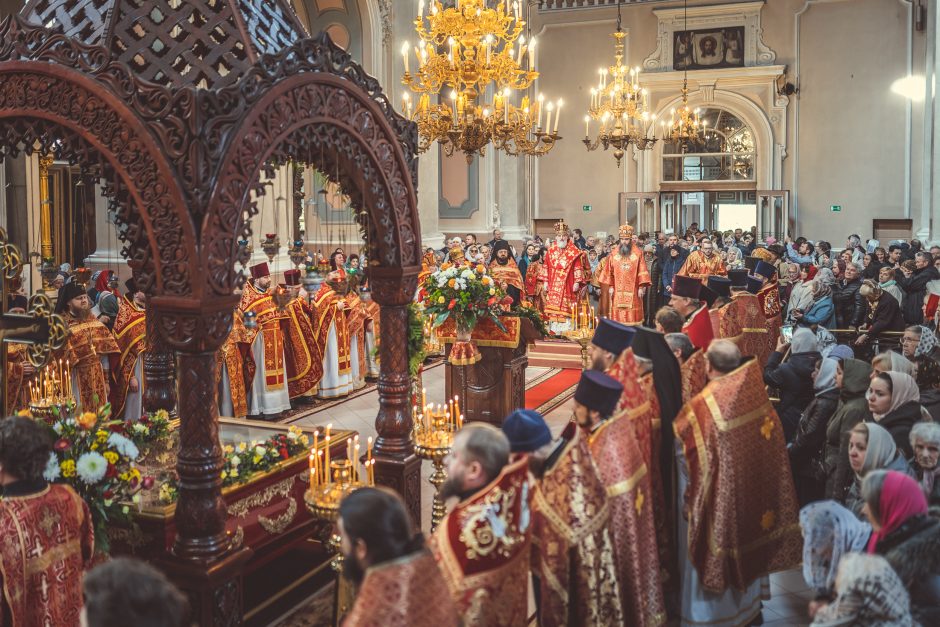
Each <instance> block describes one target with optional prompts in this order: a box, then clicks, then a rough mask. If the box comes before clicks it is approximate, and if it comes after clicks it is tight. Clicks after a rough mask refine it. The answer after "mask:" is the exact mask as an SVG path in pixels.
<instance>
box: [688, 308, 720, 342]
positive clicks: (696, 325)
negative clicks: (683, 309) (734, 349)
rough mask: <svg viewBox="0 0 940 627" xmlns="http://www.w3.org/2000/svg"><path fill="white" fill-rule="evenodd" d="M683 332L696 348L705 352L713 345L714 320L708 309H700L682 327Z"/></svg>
mask: <svg viewBox="0 0 940 627" xmlns="http://www.w3.org/2000/svg"><path fill="white" fill-rule="evenodd" d="M682 332H683V333H685V334H686V335H688V336H689V339H690V340H691V341H692V345H693V346H694V347H695V348H701V349H702V350H705V349H707V348H708V345H709V344H711V343H712V339H714V335H713V334H712V319H711V314H709V313H708V307H705V306H702V307H699V308H698V309H697V310H696V311H695V312H694V313H693V314H692V315H691V316H689V319H688V320H686V321H685V324H683V325H682Z"/></svg>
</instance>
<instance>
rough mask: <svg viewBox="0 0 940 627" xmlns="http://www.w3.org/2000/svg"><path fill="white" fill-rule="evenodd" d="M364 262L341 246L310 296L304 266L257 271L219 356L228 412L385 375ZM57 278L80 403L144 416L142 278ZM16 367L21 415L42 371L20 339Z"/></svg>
mask: <svg viewBox="0 0 940 627" xmlns="http://www.w3.org/2000/svg"><path fill="white" fill-rule="evenodd" d="M324 261H325V260H324ZM360 261H361V260H360V258H359V256H358V255H355V254H353V255H350V257H349V259H348V260H347V258H346V256H345V254H344V253H343V250H342V249H336V250H335V251H334V252H333V253H332V254H331V256H330V258H329V260H328V263H329V271H328V273H327V274H326V276H325V277H324V280H323V282H322V283H321V284H320V285H319V286H318V287H317V289H316V291H314V292H313V293H309V294H308V293H307V291H306V290H305V289H304V285H303V284H302V281H301V274H300V271H299V270H296V269H290V270H286V271H284V272H283V283H280V284H278V283H276V282H275V281H274V277H273V275H272V272H271V270H270V268H269V266H268V264H267V263H260V264H257V265H253V266H251V267H250V268H249V271H250V278H249V279H248V280H247V281H246V283H245V286H244V289H243V290H241V301H240V303H239V305H238V307H237V309H236V311H235V316H234V320H233V325H232V331H231V333H230V334H229V336H228V338H227V340H226V342H225V344H224V345H223V347H222V348H221V349H220V350H219V354H218V361H219V371H218V375H217V376H218V383H219V413H220V414H221V415H223V416H230V417H235V418H245V417H252V418H255V419H263V420H274V419H276V418H278V417H279V416H281V415H282V413H283V412H285V411H288V410H290V409H292V408H296V407H298V406H300V405H303V404H305V403H309V402H313V401H314V400H315V399H335V398H341V397H344V396H347V395H348V394H350V393H351V392H353V391H356V390H359V389H361V388H362V387H364V386H365V385H366V380H367V379H375V378H377V377H378V374H379V367H378V362H377V359H376V357H375V349H376V346H377V344H376V338H377V337H378V335H379V324H380V321H379V308H378V304H377V303H376V302H374V301H373V300H372V298H371V291H370V289H369V287H368V282H367V280H366V277H365V276H364V273H363V272H362V270H361V268H360ZM53 285H54V286H56V287H57V289H58V295H57V300H56V312H57V313H60V314H62V315H63V316H64V317H65V319H66V322H67V323H68V326H69V336H68V340H67V344H66V346H65V347H64V348H63V349H62V350H61V351H59V352H58V353H57V354H56V355H55V356H54V357H55V359H56V361H57V362H58V360H59V359H61V360H62V361H63V363H64V362H69V363H70V365H71V366H72V377H73V379H74V381H73V386H72V388H73V390H74V392H75V396H76V401H77V402H78V405H79V407H81V408H82V410H83V411H95V410H97V409H98V408H97V407H96V406H95V405H96V403H97V404H103V402H104V400H103V399H106V400H108V401H110V402H111V406H112V415H113V416H115V417H117V418H127V419H136V418H138V417H140V416H141V415H142V410H143V407H142V398H143V387H144V377H143V359H142V357H143V354H144V353H145V352H146V351H147V348H148V342H147V337H146V335H147V322H146V315H147V313H146V307H147V299H146V296H145V294H144V293H143V292H142V291H141V290H139V289H138V287H137V285H136V283H135V281H134V279H129V280H127V281H126V282H125V284H124V286H123V288H124V289H123V290H122V289H121V286H120V283H119V282H118V281H117V279H116V275H115V274H114V272H113V271H110V270H103V271H100V272H96V273H95V274H94V275H93V276H92V280H91V282H90V283H89V285H88V286H85V285H81V284H80V283H79V282H78V279H77V277H76V275H75V274H74V273H71V272H69V268H67V267H65V268H63V269H62V270H61V271H60V272H59V273H58V274H57V275H56V277H55V280H54V282H53ZM9 305H10V309H9V311H10V312H12V313H25V312H26V307H27V299H26V296H25V295H23V294H13V295H12V296H11V298H10V303H9ZM7 373H8V374H7V376H8V377H9V389H10V390H11V392H10V393H9V398H10V399H11V402H10V403H9V406H8V407H7V408H6V411H7V412H8V413H14V412H15V411H17V410H19V409H21V408H23V407H26V406H27V404H28V403H29V400H30V384H31V383H33V382H34V380H35V379H36V374H37V373H36V370H35V368H33V366H32V365H30V363H29V360H28V358H27V351H26V345H25V344H13V345H11V349H10V360H9V365H8V368H7Z"/></svg>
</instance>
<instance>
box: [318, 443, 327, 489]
mask: <svg viewBox="0 0 940 627" xmlns="http://www.w3.org/2000/svg"><path fill="white" fill-rule="evenodd" d="M315 465H316V467H317V485H320V484H321V483H327V479H326V478H327V477H328V476H329V475H327V473H326V470H325V469H324V470H321V468H323V451H317V463H316V464H315Z"/></svg>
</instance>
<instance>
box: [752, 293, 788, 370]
mask: <svg viewBox="0 0 940 627" xmlns="http://www.w3.org/2000/svg"><path fill="white" fill-rule="evenodd" d="M757 300H759V301H760V308H761V311H762V312H764V318H765V319H766V320H767V335H768V338H767V340H768V349H767V359H769V358H770V353H771V352H773V350H774V347H775V346H776V345H777V339H778V338H779V337H780V326H781V325H782V324H783V318H782V316H781V313H780V312H781V307H780V286H779V285H778V284H777V282H776V281H768V282H767V283H764V286H763V287H762V288H760V290H759V291H758V292H757ZM763 363H766V360H765V361H764V362H763Z"/></svg>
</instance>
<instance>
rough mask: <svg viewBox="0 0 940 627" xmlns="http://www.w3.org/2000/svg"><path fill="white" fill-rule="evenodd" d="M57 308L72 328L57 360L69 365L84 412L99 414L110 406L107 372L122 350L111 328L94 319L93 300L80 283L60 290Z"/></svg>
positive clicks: (77, 398) (74, 386) (77, 399)
mask: <svg viewBox="0 0 940 627" xmlns="http://www.w3.org/2000/svg"><path fill="white" fill-rule="evenodd" d="M55 307H56V313H60V314H63V317H64V318H65V322H66V324H68V327H69V335H68V339H67V340H66V343H65V346H64V347H63V349H61V351H59V354H58V355H56V356H55V358H56V359H62V360H63V361H68V363H69V365H70V367H71V370H72V389H73V390H74V391H75V392H76V393H77V395H76V398H75V401H76V402H77V403H78V406H79V407H80V408H81V410H82V411H97V410H98V408H99V407H101V406H102V405H104V404H105V403H107V402H108V376H107V373H106V370H107V369H108V365H109V360H110V356H111V355H117V354H119V353H120V348H119V347H118V345H117V342H115V341H114V336H113V335H111V332H110V331H109V330H108V327H106V326H104V325H103V324H102V323H101V322H99V321H98V320H97V319H96V318H95V317H94V316H92V315H91V300H90V299H89V298H88V295H87V294H86V293H85V290H84V288H83V287H82V286H81V285H79V284H78V283H74V282H72V283H66V284H65V285H64V286H63V287H62V289H60V290H59V296H58V300H57V301H56V304H55Z"/></svg>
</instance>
